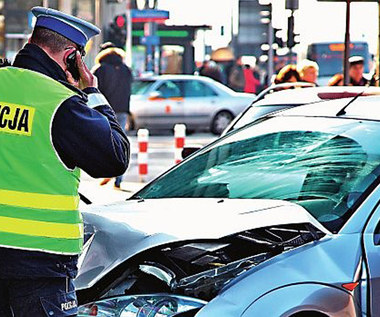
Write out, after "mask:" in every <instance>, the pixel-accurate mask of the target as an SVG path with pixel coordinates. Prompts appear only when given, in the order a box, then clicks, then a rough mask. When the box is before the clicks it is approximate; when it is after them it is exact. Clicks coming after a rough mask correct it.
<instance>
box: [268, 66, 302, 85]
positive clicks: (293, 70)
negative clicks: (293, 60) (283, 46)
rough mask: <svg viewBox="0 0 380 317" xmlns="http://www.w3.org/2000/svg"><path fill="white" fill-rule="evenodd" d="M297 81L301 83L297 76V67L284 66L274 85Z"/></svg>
mask: <svg viewBox="0 0 380 317" xmlns="http://www.w3.org/2000/svg"><path fill="white" fill-rule="evenodd" d="M298 81H301V76H300V75H299V73H298V71H297V67H296V65H294V64H289V65H286V66H284V67H283V68H282V69H281V70H280V71H279V72H278V74H277V75H276V77H275V79H274V83H275V84H282V83H295V82H298Z"/></svg>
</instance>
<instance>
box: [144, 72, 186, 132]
mask: <svg viewBox="0 0 380 317" xmlns="http://www.w3.org/2000/svg"><path fill="white" fill-rule="evenodd" d="M155 91H156V92H158V96H157V97H154V98H151V99H150V103H151V104H152V105H151V111H150V115H149V118H150V124H149V126H151V127H155V128H166V129H171V128H173V126H174V125H175V124H177V123H182V122H183V117H184V113H183V99H184V98H183V89H182V88H181V86H180V84H179V83H178V81H176V80H164V81H162V82H160V83H159V84H158V86H157V87H156V89H155Z"/></svg>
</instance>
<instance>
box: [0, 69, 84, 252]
mask: <svg viewBox="0 0 380 317" xmlns="http://www.w3.org/2000/svg"><path fill="white" fill-rule="evenodd" d="M73 95H75V93H74V92H73V91H71V90H69V89H68V88H66V87H65V86H64V85H62V84H60V83H58V82H57V81H54V80H52V79H51V78H49V77H47V76H44V75H42V74H39V73H36V72H33V71H29V70H24V69H18V68H14V67H5V68H0V144H1V147H0V156H1V158H2V159H1V160H0V173H1V175H3V177H1V178H0V246H2V247H9V248H17V249H26V250H37V251H42V252H49V253H58V254H78V253H79V252H80V251H81V249H82V244H83V225H82V219H81V216H80V213H79V211H78V203H79V197H78V186H79V170H77V169H75V170H73V171H70V170H68V169H66V168H65V166H64V165H63V163H62V162H61V161H60V159H59V158H58V156H57V154H56V152H55V149H54V147H53V145H52V142H51V125H52V121H53V118H54V114H55V112H56V110H57V109H58V107H59V106H60V105H61V104H62V103H63V102H64V101H65V100H67V99H68V98H70V97H72V96H73ZM62 133H64V131H62Z"/></svg>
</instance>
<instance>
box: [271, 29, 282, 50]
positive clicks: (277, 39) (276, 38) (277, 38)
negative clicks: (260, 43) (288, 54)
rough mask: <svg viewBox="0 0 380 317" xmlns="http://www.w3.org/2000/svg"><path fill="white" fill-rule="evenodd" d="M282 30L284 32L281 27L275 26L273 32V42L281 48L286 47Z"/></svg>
mask: <svg viewBox="0 0 380 317" xmlns="http://www.w3.org/2000/svg"><path fill="white" fill-rule="evenodd" d="M281 32H282V30H281V29H276V28H273V34H274V38H273V43H276V44H277V45H278V47H280V48H281V47H284V41H283V40H282V36H281Z"/></svg>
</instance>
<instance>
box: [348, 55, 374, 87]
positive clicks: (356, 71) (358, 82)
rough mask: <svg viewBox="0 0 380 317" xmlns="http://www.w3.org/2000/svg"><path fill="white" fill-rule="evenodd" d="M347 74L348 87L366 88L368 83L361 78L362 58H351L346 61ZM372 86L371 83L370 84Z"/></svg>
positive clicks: (362, 70)
mask: <svg viewBox="0 0 380 317" xmlns="http://www.w3.org/2000/svg"><path fill="white" fill-rule="evenodd" d="M348 64H349V68H348V74H349V76H350V82H349V85H350V86H366V85H368V84H370V81H369V80H368V79H366V78H365V77H363V73H364V58H363V57H362V56H351V57H350V58H349V59H348ZM371 84H372V83H371Z"/></svg>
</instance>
